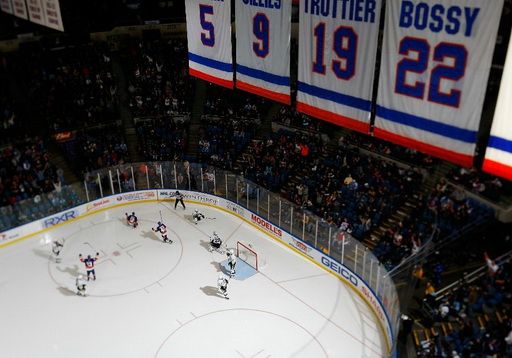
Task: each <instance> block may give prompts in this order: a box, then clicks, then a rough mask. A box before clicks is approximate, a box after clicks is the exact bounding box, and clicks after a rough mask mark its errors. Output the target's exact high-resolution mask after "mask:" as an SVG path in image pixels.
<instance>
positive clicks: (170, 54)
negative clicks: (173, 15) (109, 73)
mask: <svg viewBox="0 0 512 358" xmlns="http://www.w3.org/2000/svg"><path fill="white" fill-rule="evenodd" d="M123 57H124V59H125V61H126V65H125V66H126V68H127V69H126V78H127V81H128V89H127V90H128V106H129V108H130V110H131V111H132V114H133V116H134V117H157V116H158V117H159V118H161V119H162V120H164V121H166V120H168V119H171V118H172V117H173V116H174V115H177V114H180V113H189V112H190V111H191V109H192V102H193V100H194V78H193V77H191V76H190V75H189V74H188V62H187V61H188V60H187V59H188V53H187V42H186V40H184V39H173V40H169V41H168V42H167V43H163V42H161V41H142V40H133V41H129V42H128V43H127V44H125V48H124V49H123Z"/></svg>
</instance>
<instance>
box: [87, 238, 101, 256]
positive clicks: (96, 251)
mask: <svg viewBox="0 0 512 358" xmlns="http://www.w3.org/2000/svg"><path fill="white" fill-rule="evenodd" d="M84 245H89V246H90V247H91V249H92V250H93V251H94V252H95V253H97V254H98V255H99V251H98V250H96V249H95V248H94V247H92V245H91V244H90V243H89V242H88V241H86V242H84Z"/></svg>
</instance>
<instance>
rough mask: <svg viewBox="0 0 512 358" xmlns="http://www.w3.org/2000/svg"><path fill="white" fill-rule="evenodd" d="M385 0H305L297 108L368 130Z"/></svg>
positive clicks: (324, 118) (303, 1)
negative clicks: (381, 14)
mask: <svg viewBox="0 0 512 358" xmlns="http://www.w3.org/2000/svg"><path fill="white" fill-rule="evenodd" d="M381 7H382V1H381V0H364V1H359V0H357V1H356V0H346V1H329V0H301V1H300V13H299V16H300V19H299V21H300V22H299V24H300V28H299V69H298V84H297V110H298V111H299V112H303V113H306V114H309V115H311V116H314V117H316V118H320V119H323V120H325V121H329V122H332V123H335V124H337V125H340V126H343V127H347V128H350V129H354V130H357V131H359V132H363V133H369V131H370V116H371V110H372V89H373V81H374V80H373V79H374V77H375V76H374V72H375V60H376V53H377V40H378V38H377V37H378V34H379V20H380V11H381Z"/></svg>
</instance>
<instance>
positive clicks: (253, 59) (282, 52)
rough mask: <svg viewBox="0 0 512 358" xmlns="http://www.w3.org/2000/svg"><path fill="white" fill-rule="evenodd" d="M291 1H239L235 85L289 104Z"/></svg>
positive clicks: (237, 0)
mask: <svg viewBox="0 0 512 358" xmlns="http://www.w3.org/2000/svg"><path fill="white" fill-rule="evenodd" d="M291 9H292V3H291V2H290V1H285V0H270V1H265V2H263V1H259V2H258V1H251V0H236V2H235V19H236V87H237V88H239V89H241V90H245V91H248V92H252V93H254V94H257V95H259V96H262V97H267V98H270V99H273V100H275V101H278V102H282V103H285V104H290V38H291V14H292V10H291Z"/></svg>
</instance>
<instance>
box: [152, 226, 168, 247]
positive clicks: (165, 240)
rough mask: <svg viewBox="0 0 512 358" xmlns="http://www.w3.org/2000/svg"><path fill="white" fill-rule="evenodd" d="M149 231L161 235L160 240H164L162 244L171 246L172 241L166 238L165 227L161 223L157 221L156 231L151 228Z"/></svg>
mask: <svg viewBox="0 0 512 358" xmlns="http://www.w3.org/2000/svg"><path fill="white" fill-rule="evenodd" d="M151 230H153V231H154V232H159V233H160V235H162V240H164V242H168V243H169V244H172V240H171V239H169V238H168V237H167V226H165V224H164V223H163V222H161V221H159V222H158V226H157V227H156V229H153V228H151Z"/></svg>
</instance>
